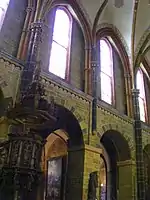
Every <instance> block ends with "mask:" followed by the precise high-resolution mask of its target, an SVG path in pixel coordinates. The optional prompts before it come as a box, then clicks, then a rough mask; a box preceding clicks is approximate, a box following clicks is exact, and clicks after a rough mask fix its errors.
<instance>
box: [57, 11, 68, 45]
mask: <svg viewBox="0 0 150 200" xmlns="http://www.w3.org/2000/svg"><path fill="white" fill-rule="evenodd" d="M69 33H70V19H69V17H68V15H67V13H66V12H65V11H64V10H62V9H58V10H57V11H56V16H55V23H54V32H53V40H55V41H56V42H57V43H59V44H61V45H62V46H64V47H65V48H67V47H68V41H69Z"/></svg>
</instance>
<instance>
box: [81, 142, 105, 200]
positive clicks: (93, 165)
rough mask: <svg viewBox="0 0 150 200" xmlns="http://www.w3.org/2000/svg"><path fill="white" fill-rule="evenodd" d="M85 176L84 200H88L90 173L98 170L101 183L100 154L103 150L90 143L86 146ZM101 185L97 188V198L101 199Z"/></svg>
mask: <svg viewBox="0 0 150 200" xmlns="http://www.w3.org/2000/svg"><path fill="white" fill-rule="evenodd" d="M84 152H85V153H84V176H83V197H82V199H83V200H87V195H88V184H89V175H90V173H92V172H94V171H97V174H98V183H100V175H101V174H100V164H101V163H100V154H101V153H102V150H101V149H100V148H95V147H92V146H89V145H85V147H84ZM99 189H100V186H99V185H98V188H97V199H98V200H99V199H100V195H99V194H100V191H99Z"/></svg>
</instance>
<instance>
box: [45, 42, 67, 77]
mask: <svg viewBox="0 0 150 200" xmlns="http://www.w3.org/2000/svg"><path fill="white" fill-rule="evenodd" d="M66 62H67V51H66V49H65V48H63V47H62V46H60V45H59V44H57V43H56V42H54V41H53V43H52V49H51V56H50V67H49V71H50V72H51V73H53V74H55V75H57V76H59V77H61V78H63V79H64V78H65V73H66Z"/></svg>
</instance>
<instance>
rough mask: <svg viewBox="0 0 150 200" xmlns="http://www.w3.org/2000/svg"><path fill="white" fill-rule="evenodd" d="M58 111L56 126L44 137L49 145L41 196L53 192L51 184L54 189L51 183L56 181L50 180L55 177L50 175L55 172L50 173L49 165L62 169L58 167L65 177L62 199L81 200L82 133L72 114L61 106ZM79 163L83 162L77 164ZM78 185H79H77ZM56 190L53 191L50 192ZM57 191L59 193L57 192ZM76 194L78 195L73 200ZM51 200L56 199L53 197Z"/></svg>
mask: <svg viewBox="0 0 150 200" xmlns="http://www.w3.org/2000/svg"><path fill="white" fill-rule="evenodd" d="M56 107H57V116H56V118H57V120H56V123H55V124H54V126H53V127H52V128H50V129H49V130H45V132H43V133H42V134H43V137H44V138H45V139H46V141H47V142H46V144H45V148H44V149H45V152H43V159H44V160H43V162H42V163H43V165H42V166H43V171H44V174H45V176H46V177H45V180H46V181H45V180H44V181H45V189H44V188H43V191H42V192H41V194H42V195H43V194H45V195H47V194H48V193H47V188H49V189H50V188H52V187H51V186H49V187H48V184H49V185H50V184H51V183H52V182H51V181H50V179H51V180H52V177H50V176H51V175H50V174H51V173H50V172H48V170H51V169H49V165H50V164H51V163H55V166H56V165H61V166H59V167H58V168H59V171H58V173H59V175H60V177H61V179H60V180H61V182H59V185H60V187H59V191H60V195H61V196H60V198H61V199H64V198H67V199H72V200H75V199H80V198H81V196H82V185H83V172H84V150H83V149H82V147H83V135H82V130H81V128H80V125H79V122H78V120H77V119H76V118H75V116H74V115H73V114H72V113H71V111H69V110H68V109H66V108H64V107H63V106H60V105H57V106H56ZM77 160H78V161H79V162H77ZM60 163H61V164H60ZM56 168H57V166H56ZM77 179H78V180H77ZM48 181H49V182H48ZM74 181H77V184H76V185H74ZM55 189H56V188H55ZM52 190H53V188H52V189H51V190H50V191H52ZM55 191H57V189H56V190H55ZM45 192H46V193H45ZM56 193H57V192H56ZM56 193H55V195H56ZM49 194H50V192H49ZM72 194H74V196H73V197H72ZM46 197H47V196H46ZM50 198H52V197H51V196H50ZM41 199H42V198H41ZM56 199H57V197H56Z"/></svg>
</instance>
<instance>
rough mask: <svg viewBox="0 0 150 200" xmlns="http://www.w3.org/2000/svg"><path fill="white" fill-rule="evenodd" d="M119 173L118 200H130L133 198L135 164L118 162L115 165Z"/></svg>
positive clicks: (127, 161) (129, 161) (128, 161)
mask: <svg viewBox="0 0 150 200" xmlns="http://www.w3.org/2000/svg"><path fill="white" fill-rule="evenodd" d="M117 165H118V173H119V180H118V181H119V188H118V200H126V199H128V200H132V199H133V197H134V191H135V188H134V187H135V184H134V181H135V179H134V176H133V174H134V169H135V163H134V162H132V160H126V161H120V162H118V163H117Z"/></svg>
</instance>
